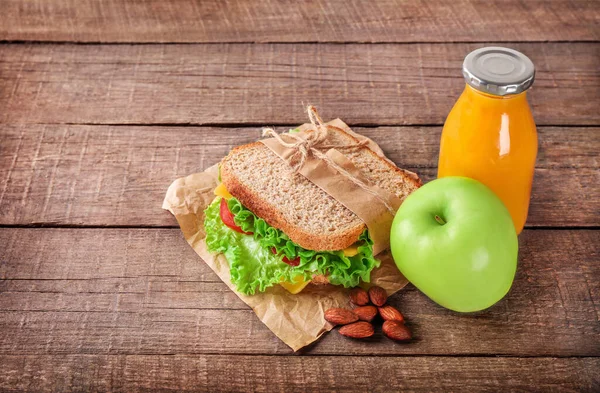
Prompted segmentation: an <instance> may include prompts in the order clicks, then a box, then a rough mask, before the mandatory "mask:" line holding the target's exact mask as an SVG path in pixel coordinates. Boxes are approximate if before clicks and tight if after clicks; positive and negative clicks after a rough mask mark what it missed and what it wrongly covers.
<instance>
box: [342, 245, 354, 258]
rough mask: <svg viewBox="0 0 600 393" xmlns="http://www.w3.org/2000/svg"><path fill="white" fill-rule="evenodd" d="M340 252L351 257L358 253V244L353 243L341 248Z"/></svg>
mask: <svg viewBox="0 0 600 393" xmlns="http://www.w3.org/2000/svg"><path fill="white" fill-rule="evenodd" d="M342 252H343V253H344V255H345V256H347V257H353V256H355V255H356V254H358V245H356V244H353V245H351V246H350V247H348V248H345V249H343V250H342Z"/></svg>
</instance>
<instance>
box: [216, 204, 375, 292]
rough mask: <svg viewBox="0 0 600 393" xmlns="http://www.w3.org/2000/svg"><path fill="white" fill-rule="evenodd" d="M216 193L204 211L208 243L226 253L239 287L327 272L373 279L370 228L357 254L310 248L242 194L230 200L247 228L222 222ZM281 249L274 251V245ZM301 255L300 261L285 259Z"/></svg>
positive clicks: (348, 283) (348, 281) (333, 276)
mask: <svg viewBox="0 0 600 393" xmlns="http://www.w3.org/2000/svg"><path fill="white" fill-rule="evenodd" d="M220 202H221V198H216V199H215V200H214V201H213V202H212V203H211V204H210V205H209V206H208V208H207V209H206V210H205V213H206V218H205V221H204V226H205V228H206V244H207V246H208V249H209V251H211V252H215V253H222V254H225V257H226V258H227V260H228V261H229V268H230V271H231V281H232V282H233V283H234V284H235V286H236V289H237V290H238V291H239V292H241V293H244V294H247V295H253V294H254V293H256V290H258V291H259V292H263V291H264V290H265V289H267V288H268V287H270V286H273V285H275V284H279V283H280V282H282V281H288V282H294V281H295V280H297V278H298V277H302V278H303V279H304V280H310V279H311V278H312V277H313V276H314V275H315V274H324V275H328V278H329V281H330V282H331V283H332V284H334V285H343V286H344V287H347V288H348V287H355V286H357V285H358V284H359V282H360V280H362V281H364V282H369V281H370V278H371V271H372V270H373V268H374V267H377V266H379V261H378V260H376V259H375V258H374V257H373V248H372V244H373V242H372V241H371V239H370V238H369V235H368V232H367V231H365V232H363V233H362V234H361V236H360V237H359V241H360V245H359V246H358V254H356V255H355V256H352V257H346V256H345V255H344V253H343V252H342V251H313V250H306V249H304V248H302V247H300V246H299V245H297V244H296V243H294V242H293V241H291V240H290V239H289V237H287V235H285V234H284V233H283V232H282V231H280V230H278V229H276V228H273V227H272V226H270V225H269V224H267V223H266V222H265V221H264V220H263V219H261V218H258V217H257V216H256V215H255V214H254V213H252V212H251V211H250V210H248V209H246V208H245V207H244V206H243V205H242V204H241V203H240V202H239V201H238V200H237V199H235V198H231V199H230V200H229V201H228V206H229V210H231V212H232V213H233V215H234V220H235V223H236V224H237V225H239V226H240V227H241V228H242V230H244V231H245V232H252V233H253V234H252V235H245V234H243V233H239V232H236V231H234V230H232V229H230V228H229V227H227V226H226V225H225V224H223V221H221V217H220V215H219V205H220ZM273 249H274V250H275V252H276V253H273V251H272V250H273ZM284 256H286V257H287V258H288V259H289V260H294V259H295V258H297V257H299V258H300V264H299V265H298V266H290V265H288V264H287V263H285V262H283V261H282V259H283V257H284Z"/></svg>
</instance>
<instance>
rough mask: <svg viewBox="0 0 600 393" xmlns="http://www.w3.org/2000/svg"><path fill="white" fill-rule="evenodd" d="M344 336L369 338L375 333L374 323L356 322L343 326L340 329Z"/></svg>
mask: <svg viewBox="0 0 600 393" xmlns="http://www.w3.org/2000/svg"><path fill="white" fill-rule="evenodd" d="M338 331H339V332H340V334H341V335H342V336H346V337H351V338H367V337H371V336H372V335H373V334H374V333H375V329H373V325H371V324H370V323H369V322H364V321H361V322H354V323H351V324H350V325H346V326H342V327H341V328H340V329H339V330H338Z"/></svg>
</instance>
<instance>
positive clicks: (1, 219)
mask: <svg viewBox="0 0 600 393" xmlns="http://www.w3.org/2000/svg"><path fill="white" fill-rule="evenodd" d="M280 129H285V127H280ZM355 129H356V130H357V131H358V132H361V133H363V134H365V135H367V136H369V137H372V138H373V139H374V140H375V141H376V142H378V143H380V144H381V146H383V148H384V150H385V151H386V153H387V154H388V155H389V157H390V158H391V159H393V160H394V161H395V162H396V163H397V164H398V165H399V166H401V167H405V168H408V169H413V170H415V171H416V172H418V173H419V174H420V175H421V176H422V177H423V179H424V180H431V179H432V178H434V177H435V173H436V171H435V169H434V168H435V167H436V165H437V154H438V151H439V137H440V133H441V127H377V128H361V127H358V128H355ZM539 132H540V149H539V159H538V169H537V171H536V174H535V181H534V188H533V196H532V201H531V211H530V216H529V221H528V225H529V226H551V225H554V226H572V225H576V226H597V225H600V221H599V220H600V207H599V206H598V203H597V201H598V200H600V189H598V187H596V185H597V184H598V182H599V180H600V179H599V176H600V172H599V171H598V165H599V164H598V160H597V150H598V147H597V146H598V145H599V144H600V128H596V127H584V128H576V127H572V128H571V127H570V128H561V127H540V130H539ZM567 135H568V137H566V136H567ZM259 137H260V131H259V128H258V127H256V128H215V127H133V126H126V127H123V126H118V127H115V126H66V125H1V124H0V139H2V145H1V146H0V206H2V208H1V209H0V224H44V225H47V224H60V225H64V224H66V225H133V226H139V225H144V226H175V225H176V222H175V220H174V218H173V217H172V216H171V215H170V214H168V213H167V212H165V211H162V210H161V209H160V206H161V204H162V200H163V198H164V195H165V192H166V189H167V187H168V185H169V184H170V183H171V182H172V181H173V180H174V179H176V178H177V177H181V176H185V175H188V174H190V173H194V172H198V171H201V170H203V169H205V168H207V167H208V166H210V165H213V164H215V163H217V162H219V160H220V159H221V158H222V157H223V156H225V155H226V154H227V153H228V152H229V150H230V149H231V148H232V147H233V146H236V145H239V144H244V143H248V142H251V141H254V140H256V139H258V138H259ZM574 206H577V208H574Z"/></svg>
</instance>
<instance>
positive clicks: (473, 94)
mask: <svg viewBox="0 0 600 393" xmlns="http://www.w3.org/2000/svg"><path fill="white" fill-rule="evenodd" d="M464 94H465V95H467V97H469V98H470V99H478V100H481V99H483V100H486V101H487V100H490V101H494V102H496V101H502V102H505V103H508V102H510V103H513V102H514V103H516V102H520V101H524V100H527V91H524V92H522V93H519V94H509V95H506V96H496V95H493V94H489V93H484V92H483V91H479V90H477V89H475V88H474V87H471V86H469V85H468V84H467V85H465V91H464Z"/></svg>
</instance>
